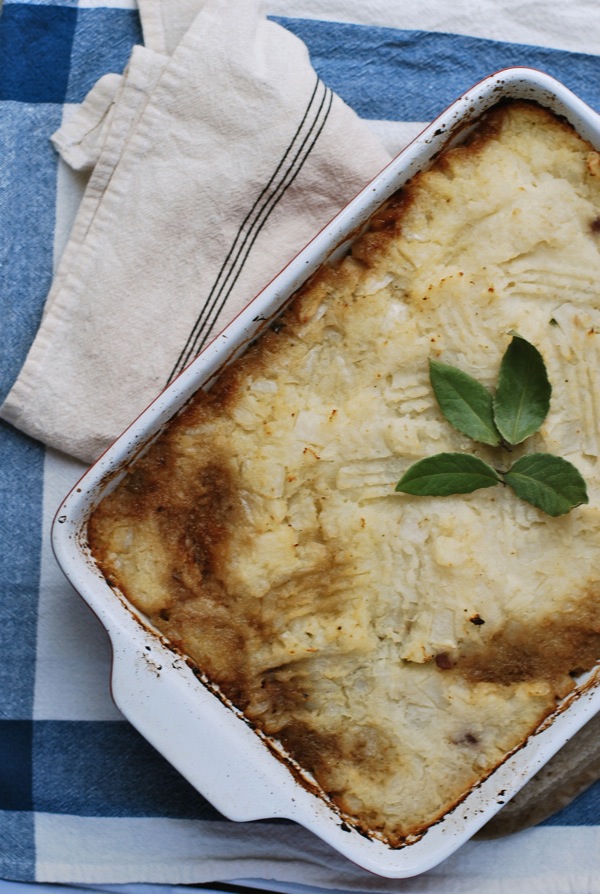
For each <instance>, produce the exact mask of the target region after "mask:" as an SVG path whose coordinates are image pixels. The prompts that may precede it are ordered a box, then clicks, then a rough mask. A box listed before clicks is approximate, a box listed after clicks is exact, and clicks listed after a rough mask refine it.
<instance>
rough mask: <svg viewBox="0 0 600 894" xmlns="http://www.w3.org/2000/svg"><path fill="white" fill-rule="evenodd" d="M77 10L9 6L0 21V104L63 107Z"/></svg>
mask: <svg viewBox="0 0 600 894" xmlns="http://www.w3.org/2000/svg"><path fill="white" fill-rule="evenodd" d="M76 21H77V10H76V9H71V8H69V7H66V6H36V5H25V4H19V3H15V4H9V5H8V6H6V7H5V9H4V10H3V12H2V16H1V17H0V100H2V99H12V100H17V101H19V102H56V103H62V102H64V100H65V96H66V93H67V84H68V80H69V67H70V60H71V46H72V43H73V35H74V32H75V24H76Z"/></svg>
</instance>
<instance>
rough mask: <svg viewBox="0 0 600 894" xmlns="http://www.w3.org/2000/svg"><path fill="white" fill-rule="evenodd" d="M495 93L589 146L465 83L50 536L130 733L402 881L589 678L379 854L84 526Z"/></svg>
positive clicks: (231, 810) (559, 89)
mask: <svg viewBox="0 0 600 894" xmlns="http://www.w3.org/2000/svg"><path fill="white" fill-rule="evenodd" d="M505 97H511V98H524V99H532V100H536V101H538V102H539V103H540V104H542V105H544V106H546V107H548V108H550V109H551V110H552V111H554V112H556V113H558V114H560V115H562V116H564V117H565V118H566V119H568V121H569V122H570V123H571V124H572V125H573V126H574V127H575V128H576V130H577V131H578V132H579V133H580V134H581V135H582V136H584V137H585V138H586V139H588V140H589V141H591V142H592V143H593V144H594V145H595V147H596V148H600V116H598V115H597V114H596V113H595V112H594V111H592V110H591V109H590V108H589V107H588V106H586V105H585V104H584V103H583V102H582V101H581V100H579V99H578V98H577V97H575V96H574V95H573V94H572V93H571V92H570V91H569V90H567V89H566V88H565V87H564V86H563V85H561V84H560V83H558V82H557V81H555V80H554V79H552V78H550V77H548V76H547V75H545V74H542V73H540V72H537V71H534V70H531V69H526V68H512V69H508V70H504V71H501V72H499V73H497V74H494V75H492V76H491V77H489V78H486V79H485V80H483V81H482V82H481V83H479V84H477V85H476V86H475V87H474V88H473V89H472V90H470V91H468V92H467V93H466V94H464V95H463V96H461V97H460V98H459V99H457V100H456V102H455V103H453V104H452V105H451V106H450V107H449V108H448V109H447V110H446V111H445V112H444V113H443V114H442V115H441V116H440V117H439V118H437V119H436V120H435V121H434V122H433V124H431V125H430V126H429V127H428V128H427V129H426V130H425V131H424V132H423V133H422V134H421V135H420V136H419V137H418V138H417V139H416V140H415V141H414V142H413V143H412V144H411V145H410V146H409V147H408V148H407V149H406V150H405V151H404V152H402V153H401V154H400V155H399V156H398V157H397V158H396V159H394V160H393V161H392V162H391V164H390V165H389V166H388V167H387V168H385V170H384V171H383V172H382V173H381V174H380V175H379V176H378V177H376V178H375V179H374V180H373V181H372V182H370V183H369V184H368V185H367V186H366V187H365V188H364V190H363V191H362V192H361V193H360V194H359V195H358V196H357V197H356V198H355V199H354V200H353V201H352V202H351V203H350V204H349V205H348V206H347V207H345V208H344V209H343V211H342V212H341V213H340V214H339V215H338V216H337V217H336V218H335V219H334V220H333V221H332V222H331V223H330V224H328V225H327V226H326V227H325V228H324V229H323V230H322V231H321V232H320V233H319V234H318V235H317V236H316V238H315V239H314V240H313V241H312V242H311V243H310V244H309V245H308V246H307V247H306V248H305V249H304V250H303V251H301V252H300V253H299V254H298V255H297V256H296V257H295V258H294V259H293V260H292V261H291V263H290V264H289V265H288V266H287V267H286V268H285V269H284V270H283V271H282V273H281V274H280V275H279V276H277V277H276V279H274V280H273V281H272V282H271V283H270V284H269V285H268V286H267V287H266V288H265V289H264V291H262V292H261V293H260V294H259V295H258V296H257V297H256V298H255V299H254V300H253V301H252V302H251V304H250V305H249V306H248V308H247V309H246V310H245V311H244V312H243V313H241V314H240V315H239V316H238V317H237V318H236V319H235V320H234V321H233V322H232V323H231V324H230V325H229V326H228V327H227V329H226V330H225V331H224V332H222V333H221V334H220V335H219V336H218V337H217V338H216V339H215V340H214V341H213V342H212V344H210V345H209V346H208V347H207V348H206V350H205V351H204V352H203V353H202V354H201V355H200V357H198V358H197V359H196V360H195V361H194V362H193V363H192V364H191V365H190V366H189V367H188V368H187V369H186V370H185V371H184V372H183V373H182V374H181V375H180V376H179V378H177V379H176V380H175V382H173V384H172V385H171V386H170V387H169V388H168V389H167V390H166V391H164V392H163V393H162V394H161V395H160V396H159V397H158V398H157V399H156V401H155V402H154V403H152V405H151V406H150V407H149V408H148V409H147V410H146V411H145V412H144V413H143V414H142V415H141V416H140V417H139V418H138V419H137V420H135V421H134V422H133V424H132V425H131V426H130V427H129V428H128V429H127V431H126V432H125V433H124V434H123V435H122V436H121V437H120V438H119V439H118V440H117V441H116V442H115V444H114V445H113V446H112V447H111V448H110V449H109V450H108V451H107V452H106V453H105V454H104V455H103V456H102V457H101V458H100V460H99V461H98V462H97V463H96V464H95V465H94V466H93V467H92V468H91V469H90V470H89V472H88V473H87V474H86V475H85V476H84V477H83V479H82V480H81V481H80V482H79V483H78V485H77V486H76V487H75V488H74V489H73V491H72V492H71V493H70V494H69V495H68V496H67V498H66V499H65V501H64V502H63V503H62V505H61V506H60V508H59V510H58V512H57V514H56V518H55V521H54V525H53V531H52V542H53V547H54V550H55V554H56V557H57V559H58V562H59V564H60V565H61V566H62V568H63V570H64V572H65V574H66V575H67V577H68V578H69V579H70V581H71V582H72V584H73V585H74V586H75V588H76V589H77V590H78V591H79V592H80V593H81V595H82V596H83V598H84V599H85V600H86V602H87V603H88V604H89V605H90V606H91V608H92V609H93V611H94V612H95V613H96V614H97V616H98V617H99V619H100V621H101V622H102V624H103V625H104V626H105V628H106V630H107V631H108V634H109V636H110V639H111V643H112V648H113V653H114V660H113V667H112V692H113V696H114V699H115V702H116V704H117V705H118V707H119V708H120V710H121V711H122V713H123V714H124V715H125V717H127V718H128V719H129V720H130V721H131V723H132V724H133V725H134V726H135V727H136V728H137V729H138V730H139V731H140V732H141V734H142V735H143V736H145V738H146V739H148V740H149V741H150V742H151V743H152V745H154V747H155V748H156V749H157V750H158V751H159V752H161V753H162V754H163V755H164V757H165V758H167V760H169V761H170V762H171V763H172V764H173V765H174V766H175V767H176V768H177V769H178V770H179V771H180V772H181V773H182V774H183V776H184V777H186V778H187V779H188V780H189V782H190V783H191V784H192V785H193V786H195V788H196V789H197V790H198V791H199V792H201V793H202V794H203V795H204V796H205V797H206V798H207V799H208V800H209V801H210V802H211V803H212V804H213V805H214V806H215V807H216V808H217V809H218V810H219V811H220V812H221V813H222V814H223V815H225V816H226V817H229V818H230V819H232V820H239V821H241V820H244V821H247V820H253V819H258V818H269V817H287V818H289V819H292V820H295V821H297V822H298V823H300V824H302V825H303V826H305V827H307V828H308V829H310V830H312V831H313V832H314V833H315V834H316V835H318V836H320V837H321V838H322V839H324V840H325V841H327V842H328V843H329V844H330V845H331V846H333V847H334V848H336V849H337V850H338V851H339V852H341V853H342V854H344V855H345V856H346V857H348V858H349V859H350V860H352V861H354V862H355V863H357V864H359V865H360V866H362V867H364V868H366V869H368V870H370V871H372V872H374V873H377V874H380V875H383V876H388V877H404V876H412V875H416V874H418V873H421V872H423V871H425V870H427V869H429V868H431V867H432V866H434V865H435V864H437V863H439V862H440V861H441V860H443V859H444V858H445V857H447V856H448V855H449V854H450V853H452V852H453V851H454V850H456V849H457V848H458V847H459V846H460V845H461V844H462V843H463V842H465V841H466V840H467V839H468V838H470V837H471V836H472V835H473V834H474V833H475V832H476V831H477V830H478V829H479V828H480V827H481V826H482V825H483V824H484V823H485V822H486V821H487V820H489V819H490V818H491V816H492V815H493V814H494V813H495V812H496V811H498V810H499V809H500V808H501V805H502V804H504V803H505V802H506V801H507V800H508V799H509V798H510V797H511V796H512V795H514V794H515V793H516V791H517V790H518V789H519V788H521V787H522V786H523V785H524V784H525V782H526V781H527V780H528V779H529V778H530V777H531V776H533V775H534V774H535V773H536V771H537V770H538V769H539V768H540V767H541V766H542V765H543V764H544V763H545V762H546V761H548V760H549V758H550V757H552V755H553V754H554V753H555V752H556V751H558V749H559V748H560V747H561V746H562V745H563V744H564V743H565V742H566V741H567V740H568V739H569V738H570V737H571V736H573V735H574V733H575V732H576V731H577V730H578V729H579V728H580V727H581V726H583V724H584V723H585V722H586V721H587V720H589V719H590V718H591V717H592V716H593V715H594V714H595V713H596V711H598V710H599V709H600V685H599V684H600V680H599V679H598V674H597V673H595V674H594V673H593V674H589V675H587V676H586V677H585V679H583V680H582V681H580V686H579V687H578V689H577V690H576V691H575V693H574V694H572V695H571V696H569V697H568V698H567V699H566V700H565V702H564V704H562V705H561V706H560V709H559V710H558V711H557V712H556V714H555V715H553V716H552V717H551V718H549V719H548V720H547V721H546V722H544V724H543V725H542V726H541V728H540V729H539V730H538V731H537V732H536V733H535V734H534V735H532V736H530V737H529V739H528V740H527V742H526V743H524V744H523V746H522V747H520V748H519V749H517V750H516V752H515V753H513V754H511V755H510V756H509V757H508V758H507V759H506V760H505V761H504V762H503V763H502V764H501V765H500V766H499V767H498V768H497V769H496V770H495V771H494V772H493V773H492V774H491V775H490V776H488V778H487V779H485V780H484V781H483V782H482V783H480V784H479V785H478V786H476V787H475V788H474V789H473V790H472V791H470V793H469V794H468V795H467V796H466V798H465V799H464V800H463V801H462V802H461V803H460V804H459V805H458V806H457V807H455V808H454V809H453V810H451V811H450V812H449V813H447V814H446V815H445V816H444V817H443V819H442V820H441V821H439V822H437V823H436V824H434V825H433V826H432V827H430V828H429V830H428V831H427V832H426V833H425V834H424V835H422V836H421V837H419V838H416V839H415V840H414V841H411V842H408V843H407V844H405V845H404V846H402V847H401V848H397V849H392V848H390V847H389V846H388V845H386V844H384V843H382V842H381V841H378V840H375V839H373V840H372V839H369V838H367V837H365V836H364V835H363V834H360V833H359V832H358V831H355V830H353V829H351V828H349V827H348V826H347V825H346V824H344V823H343V822H342V819H341V818H340V816H339V815H338V814H337V813H336V812H335V810H333V809H332V808H331V807H330V806H329V805H328V804H327V803H326V802H325V801H324V800H322V799H321V798H319V797H318V796H317V795H315V794H313V793H311V791H310V790H309V789H308V788H307V787H305V786H303V785H302V784H301V782H300V781H299V780H298V778H297V774H295V773H293V772H292V771H291V770H290V766H289V764H288V763H286V761H285V760H281V759H279V758H278V757H277V756H276V755H275V754H274V753H273V751H272V750H271V749H270V748H269V747H267V746H266V745H265V743H264V742H263V741H262V740H261V738H260V736H259V735H258V734H257V733H256V732H255V731H254V730H253V729H252V728H251V727H250V726H249V725H248V724H247V723H246V722H245V721H244V719H243V718H241V717H240V716H239V715H238V714H237V713H236V711H235V710H234V709H232V708H231V707H230V706H228V705H226V704H225V703H224V702H223V701H222V700H221V699H220V698H219V697H218V695H217V694H215V693H214V692H213V691H211V689H210V686H209V685H207V683H206V681H203V680H202V679H200V678H199V677H198V676H197V675H196V674H195V673H194V672H193V670H192V669H191V668H190V667H189V666H188V664H187V663H186V661H185V660H184V659H183V658H182V657H181V656H180V655H178V654H177V653H176V652H175V651H174V650H173V649H172V648H170V647H169V645H168V643H166V642H164V641H163V639H162V638H161V637H160V635H157V634H156V632H154V631H153V630H152V629H151V628H150V627H149V625H148V624H147V623H146V622H145V621H144V618H143V617H141V616H140V615H139V613H138V612H136V611H135V609H133V608H132V607H131V606H130V605H128V604H127V602H126V601H125V599H124V598H123V597H122V596H121V595H120V594H119V593H118V592H114V591H113V590H112V589H111V588H110V586H109V585H108V584H107V583H106V581H105V580H104V578H103V577H102V575H101V574H100V573H99V571H98V569H97V567H96V565H95V564H94V562H93V560H92V558H91V556H90V553H89V550H88V547H87V543H86V521H87V518H88V515H89V513H90V510H91V508H92V507H93V506H94V505H95V504H96V503H97V501H98V499H99V498H100V496H101V495H102V493H103V492H105V490H106V489H107V488H110V487H112V486H113V485H114V483H115V482H116V481H117V480H118V479H119V477H120V474H121V471H122V469H123V468H124V466H126V465H128V464H130V463H131V461H132V460H133V459H134V458H135V456H136V454H138V453H139V452H140V450H143V448H144V446H145V445H146V444H147V443H148V442H149V441H150V440H152V439H153V438H154V437H155V435H156V434H157V433H158V432H159V431H160V430H161V428H162V427H163V425H164V424H165V423H166V422H167V421H168V419H169V418H170V417H171V416H173V415H174V413H175V412H177V410H179V408H181V406H182V405H183V404H184V403H185V402H186V401H187V400H188V399H189V397H190V396H191V395H192V394H193V392H194V391H196V389H198V388H200V387H209V386H210V383H211V381H213V380H214V378H215V376H217V375H218V373H219V370H220V369H222V367H223V365H224V364H226V363H228V362H229V361H230V360H231V359H232V358H233V357H235V356H237V355H238V354H239V353H240V352H241V351H243V350H244V347H245V346H246V345H247V344H248V342H249V341H251V340H252V339H253V338H254V337H255V336H256V335H257V333H259V331H260V330H261V329H262V328H264V327H265V326H266V325H267V324H268V321H270V320H272V319H273V317H274V316H275V315H276V314H277V313H278V312H279V310H280V309H281V307H282V306H283V305H284V304H285V302H286V301H287V300H288V298H289V297H290V296H291V295H292V293H293V292H294V291H295V290H296V289H297V288H298V286H299V285H300V284H301V283H302V282H303V281H304V280H305V279H306V278H307V277H308V276H309V275H310V274H311V273H312V272H313V271H314V270H315V269H316V268H317V266H318V265H319V264H320V263H322V262H323V261H324V260H325V259H326V258H328V257H331V256H332V255H333V254H335V253H340V252H342V251H344V250H345V249H346V248H347V247H348V244H349V242H350V241H351V240H352V238H353V236H354V235H356V233H357V231H358V230H360V227H361V225H362V224H363V223H364V222H365V221H366V220H367V218H368V217H369V216H370V215H371V214H372V213H373V211H374V210H375V209H376V208H377V206H379V205H380V204H381V202H383V201H384V200H385V199H386V198H388V197H389V196H390V195H391V194H392V193H393V192H394V191H395V190H397V189H398V188H399V187H400V186H402V184H403V183H404V182H405V181H406V180H407V179H408V178H410V177H411V176H412V175H413V174H414V173H415V172H416V171H418V170H419V169H422V168H424V167H426V166H427V165H428V164H429V163H430V161H431V160H432V158H433V157H434V156H435V155H436V154H437V153H438V152H439V151H440V150H441V149H443V148H445V147H446V146H447V145H448V144H449V143H450V142H452V141H457V140H460V139H461V137H462V135H463V134H464V133H465V131H466V130H467V129H468V127H469V126H470V125H471V124H472V123H473V121H475V120H476V119H477V117H478V116H479V115H480V114H481V113H482V112H483V111H485V110H486V109H487V108H489V107H490V106H492V105H494V104H495V103H496V102H497V101H499V100H501V99H503V98H505Z"/></svg>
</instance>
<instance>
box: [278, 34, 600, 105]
mask: <svg viewBox="0 0 600 894" xmlns="http://www.w3.org/2000/svg"><path fill="white" fill-rule="evenodd" d="M274 21H277V22H279V23H280V24H281V25H283V26H284V27H285V28H288V29H289V30H290V31H292V32H293V33H294V34H296V35H297V36H298V37H299V38H300V39H301V40H303V41H304V43H305V44H306V45H307V47H308V50H309V53H310V58H311V62H312V64H313V65H314V67H315V69H316V71H317V73H318V74H319V75H320V77H321V78H322V79H323V81H324V82H325V83H326V84H327V86H328V87H331V89H332V90H334V91H335V92H336V93H337V94H338V95H339V96H341V97H342V99H344V100H345V101H346V102H347V103H348V105H349V106H351V107H352V108H353V109H354V110H355V112H357V113H358V114H359V115H360V116H361V117H364V118H371V119H381V120H388V121H430V120H432V119H433V118H435V117H436V116H437V115H439V114H440V113H441V112H442V111H443V110H444V109H445V108H446V106H448V105H449V104H450V103H451V102H453V101H454V100H455V99H456V97H457V96H459V95H460V94H461V93H463V92H464V91H465V90H468V89H469V88H470V87H472V86H473V85H474V84H476V83H477V82H478V81H480V80H481V79H482V78H484V77H487V76H488V75H490V74H493V73H494V72H495V71H498V70H500V69H502V68H507V67H510V66H515V65H516V66H522V65H523V66H528V67H530V68H537V69H539V70H541V71H545V72H546V73H547V74H549V75H552V76H553V77H555V78H558V80H560V81H562V82H563V83H564V84H565V86H567V87H569V88H570V89H571V90H573V91H574V92H575V93H577V94H578V95H579V96H580V97H581V98H582V99H583V100H584V101H585V102H587V103H589V104H590V105H591V106H592V107H594V108H600V80H599V78H598V75H599V74H600V60H599V58H598V57H597V56H592V55H590V54H586V53H573V52H567V51H565V50H555V49H552V48H549V47H539V46H529V45H526V44H515V43H508V42H505V41H497V40H489V39H485V38H479V37H470V36H468V35H464V34H445V33H442V32H424V31H404V30H400V29H395V28H379V27H372V26H368V25H353V24H348V23H342V22H322V21H318V20H313V19H292V18H280V17H275V18H274Z"/></svg>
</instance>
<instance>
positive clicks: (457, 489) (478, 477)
mask: <svg viewBox="0 0 600 894" xmlns="http://www.w3.org/2000/svg"><path fill="white" fill-rule="evenodd" d="M500 480H501V479H500V476H499V475H498V473H497V472H496V471H495V470H494V469H493V468H492V467H491V466H489V465H488V464H487V463H486V462H484V461H483V460H482V459H479V457H477V456H473V455H472V454H470V453H437V454H435V455H434V456H428V457H426V458H425V459H421V460H419V461H418V462H416V463H414V465H412V466H411V467H410V468H409V469H407V471H406V472H405V473H404V475H403V476H402V478H401V479H400V481H399V482H398V484H397V485H396V491H398V492H400V493H405V494H414V495H416V496H422V497H424V496H429V497H447V496H450V495H451V494H468V493H471V491H474V490H478V489H479V488H481V487H492V486H493V485H494V484H498V482H499V481H500Z"/></svg>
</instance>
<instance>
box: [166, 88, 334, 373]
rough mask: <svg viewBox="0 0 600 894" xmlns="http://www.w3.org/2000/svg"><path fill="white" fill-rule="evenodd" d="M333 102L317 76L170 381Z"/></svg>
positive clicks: (195, 348)
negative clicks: (304, 109) (302, 110)
mask: <svg viewBox="0 0 600 894" xmlns="http://www.w3.org/2000/svg"><path fill="white" fill-rule="evenodd" d="M332 102H333V93H332V91H331V90H330V89H329V88H328V87H325V85H324V84H323V82H322V81H321V80H319V79H318V78H317V82H316V84H315V88H314V90H313V92H312V95H311V97H310V100H309V102H308V105H307V108H306V111H305V113H304V116H303V118H302V121H301V122H300V124H299V125H298V128H297V130H296V132H295V133H294V135H293V137H292V139H291V141H290V143H289V145H288V147H287V148H286V150H285V152H284V154H283V156H282V158H281V160H280V161H279V163H278V164H277V167H276V168H275V170H274V171H273V174H272V175H271V177H270V179H269V181H268V183H267V184H266V185H265V187H264V188H263V190H262V191H261V193H260V195H259V196H258V198H257V199H256V201H255V202H254V204H253V205H252V207H251V208H250V210H249V211H248V214H247V215H246V217H245V218H244V220H243V221H242V223H241V225H240V227H239V229H238V231H237V233H236V236H235V239H234V240H233V243H232V245H231V247H230V249H229V251H228V253H227V255H226V257H225V260H224V261H223V264H222V265H221V268H220V270H219V272H218V274H217V277H216V279H215V281H214V283H213V285H212V287H211V289H210V291H209V293H208V295H207V297H206V300H205V301H204V304H203V305H202V308H201V309H200V313H199V315H198V318H197V320H196V322H195V324H194V327H193V329H192V331H191V332H190V335H189V337H188V339H187V341H186V343H185V345H184V347H183V349H182V351H181V353H180V355H179V357H178V358H177V361H176V363H175V366H174V367H173V369H172V371H171V374H170V376H169V379H168V382H171V381H172V380H173V379H174V378H175V376H177V375H178V374H179V373H180V372H181V371H182V370H183V369H184V368H185V367H186V366H187V365H188V363H190V361H191V360H192V359H193V358H194V357H195V356H196V355H197V354H198V353H199V352H200V351H201V350H202V348H203V347H204V345H205V344H206V341H207V340H208V338H209V337H210V335H211V332H212V330H213V328H214V326H215V323H216V321H217V319H218V317H219V314H220V313H221V310H222V309H223V307H224V305H225V303H226V302H227V299H228V298H229V296H230V294H231V292H232V290H233V288H234V287H235V284H236V282H237V281H238V279H239V277H240V275H241V273H242V271H243V268H244V265H245V264H246V262H247V260H248V257H249V255H250V252H251V251H252V248H253V246H254V243H255V242H256V239H257V238H258V236H259V234H260V232H261V230H262V229H263V227H264V225H265V224H266V222H267V220H268V218H269V216H270V214H271V213H272V211H273V209H274V208H275V207H276V206H277V204H278V203H279V202H280V201H281V199H282V198H283V196H284V195H285V193H286V191H287V190H288V189H289V187H290V186H291V185H292V183H293V182H294V180H295V179H296V177H297V176H298V174H299V173H300V171H301V170H302V168H303V166H304V164H305V162H306V160H307V159H308V157H309V155H310V153H311V152H312V150H313V148H314V146H315V144H316V142H317V140H318V139H319V136H320V134H321V132H322V130H323V127H324V126H325V123H326V121H327V118H328V117H329V113H330V111H331V105H332ZM250 297H252V296H249V298H250ZM167 384H168V383H167Z"/></svg>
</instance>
